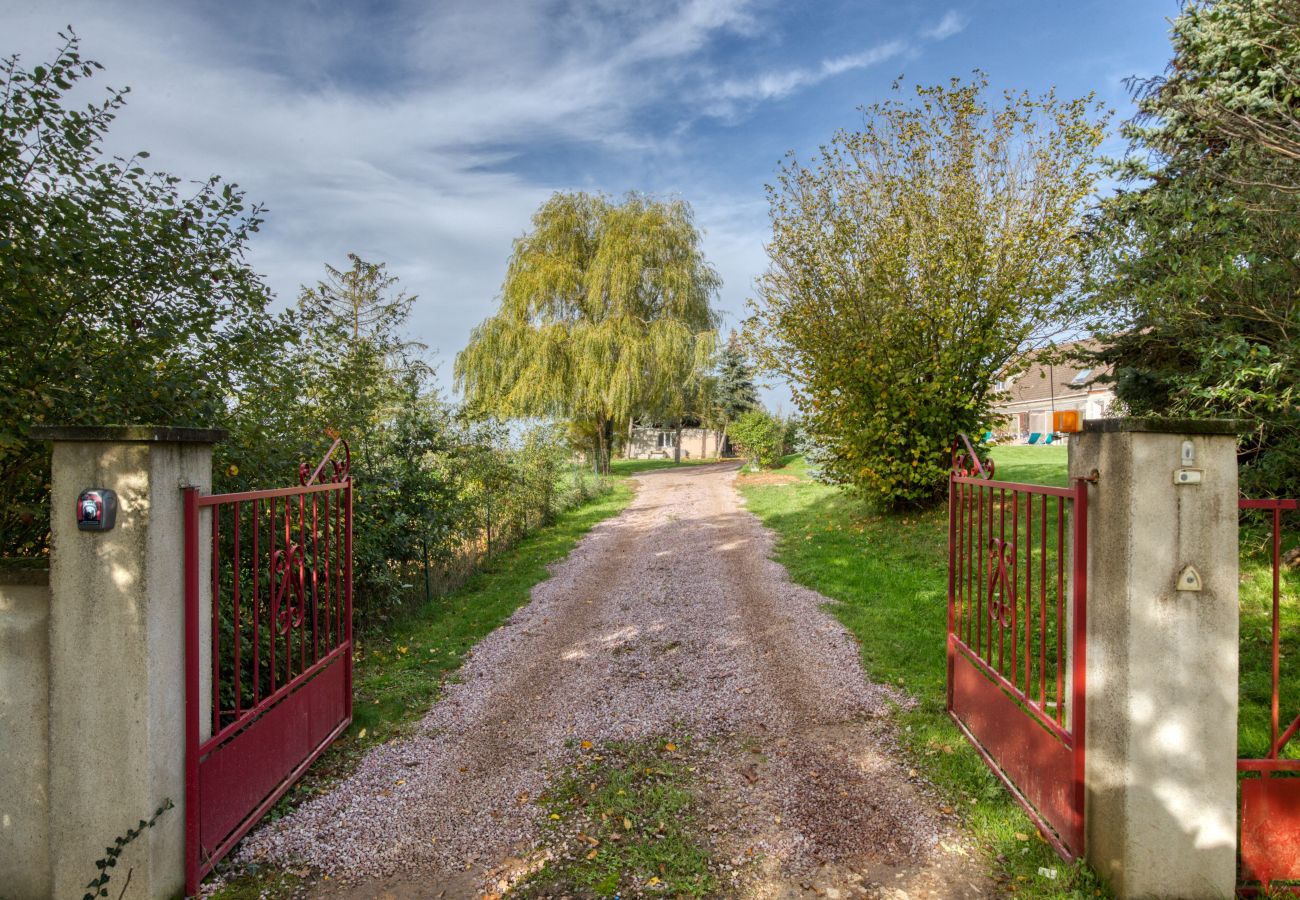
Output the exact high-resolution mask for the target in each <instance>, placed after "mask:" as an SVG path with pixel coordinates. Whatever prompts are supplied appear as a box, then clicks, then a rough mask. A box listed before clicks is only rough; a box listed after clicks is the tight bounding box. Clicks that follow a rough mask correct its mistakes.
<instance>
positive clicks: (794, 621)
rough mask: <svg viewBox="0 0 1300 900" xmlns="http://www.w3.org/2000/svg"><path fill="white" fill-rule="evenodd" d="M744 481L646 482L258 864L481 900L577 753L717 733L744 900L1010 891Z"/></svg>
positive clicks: (714, 793) (306, 809)
mask: <svg viewBox="0 0 1300 900" xmlns="http://www.w3.org/2000/svg"><path fill="white" fill-rule="evenodd" d="M734 477H735V467H734V466H726V465H722V466H704V467H698V468H690V469H677V470H661V471H657V472H651V473H647V474H644V475H642V476H640V477H639V478H638V481H639V490H638V493H637V496H636V498H635V499H634V501H633V502H632V504H631V505H630V506H629V507H628V509H627V510H625V511H624V512H623V513H622V514H621V515H619V516H617V517H615V518H613V519H610V520H608V521H606V522H604V523H602V524H601V525H599V526H597V527H596V528H595V529H594V530H593V531H592V532H591V534H590V535H588V536H587V537H586V538H585V539H584V540H583V541H582V542H581V543H580V544H579V545H578V547H577V548H576V549H575V550H574V552H573V553H572V554H571V555H570V556H569V557H568V558H567V559H566V560H565V561H564V562H563V563H561V564H559V565H558V566H556V567H555V570H554V575H553V577H552V578H551V579H550V580H548V581H546V582H544V583H542V584H540V585H538V586H537V588H535V589H534V591H533V598H532V601H531V602H530V603H529V604H528V606H526V607H524V608H523V609H521V610H519V611H518V612H517V613H516V614H515V615H514V616H513V617H512V618H511V619H510V620H509V622H507V623H506V624H505V625H504V626H503V627H501V628H500V629H498V630H497V631H496V632H494V633H493V634H492V635H490V636H489V637H488V638H487V639H486V640H484V641H483V642H482V643H481V644H480V645H479V646H478V647H477V648H476V649H475V650H474V652H473V654H472V655H471V657H470V658H469V660H468V661H467V662H466V664H465V666H464V668H463V670H462V677H463V683H461V684H457V685H454V686H452V687H450V688H449V690H448V691H447V693H446V695H445V697H444V698H443V699H442V700H441V701H440V702H439V703H438V704H437V705H436V706H435V707H434V708H433V709H432V710H431V711H430V713H429V714H428V716H427V717H426V718H425V719H424V720H423V721H422V723H421V724H420V727H419V732H418V734H417V735H416V736H415V737H413V738H411V739H408V740H403V741H396V742H393V743H390V744H387V745H384V746H381V747H378V748H376V749H375V750H374V751H372V752H371V753H370V754H369V755H368V756H367V757H366V759H365V760H364V761H363V762H362V764H361V766H360V767H359V769H358V771H357V772H356V774H355V775H354V776H353V777H351V778H349V779H348V780H347V781H345V782H344V783H342V784H341V785H340V786H339V787H338V788H337V789H335V790H334V791H332V792H331V793H329V794H327V795H325V796H323V797H321V798H319V799H317V800H313V801H311V802H309V803H307V804H304V805H303V806H302V807H300V808H299V809H298V810H296V811H295V812H294V813H293V814H292V815H290V816H288V817H287V818H285V819H282V820H280V821H278V822H274V823H271V824H269V825H266V826H264V827H263V828H261V829H260V830H258V831H256V832H255V833H254V834H253V835H251V836H250V837H249V838H248V839H247V840H246V841H245V844H244V847H243V850H242V856H243V857H244V858H246V859H248V858H259V857H267V856H269V857H270V858H273V859H277V860H280V861H285V862H292V863H294V864H297V865H303V864H305V865H307V866H309V867H312V868H314V869H316V870H318V871H319V872H321V873H323V874H327V875H329V876H330V878H329V880H328V881H322V882H321V883H320V885H319V887H318V893H322V894H329V895H337V894H343V895H346V896H349V897H358V898H361V897H425V896H429V897H436V896H446V897H458V896H478V895H479V893H480V892H481V891H482V890H484V889H485V886H486V888H487V889H491V888H492V886H493V885H494V884H495V883H496V880H497V879H498V878H499V877H501V876H502V873H505V872H507V870H508V869H509V867H510V864H511V863H510V861H512V860H516V859H518V858H519V857H521V856H524V855H526V854H527V853H528V852H529V851H530V850H531V849H532V848H533V847H535V846H536V845H537V839H538V831H537V825H538V822H539V821H540V820H541V819H542V818H543V813H542V811H541V809H540V808H539V807H538V806H537V805H536V803H535V798H537V797H538V795H539V794H540V793H542V791H543V790H544V788H545V786H546V784H547V782H548V779H549V778H551V777H552V776H553V775H554V774H555V773H556V772H557V771H558V770H559V769H560V768H561V767H562V766H563V765H564V763H565V762H566V761H567V760H570V759H571V758H572V752H573V751H572V747H573V744H574V743H575V742H577V741H593V742H595V743H597V744H599V743H600V742H602V741H606V740H636V739H643V738H645V739H653V738H656V737H662V736H663V735H665V734H668V733H670V732H671V731H673V730H675V729H676V730H681V729H685V730H687V731H689V732H690V733H691V734H693V735H695V736H697V737H705V738H709V739H710V740H709V741H708V742H707V743H708V746H709V748H710V749H709V751H708V753H707V754H706V755H705V757H704V759H703V761H702V763H701V764H700V767H699V784H700V790H701V793H702V795H703V796H704V798H705V802H706V803H707V804H708V807H709V809H710V811H711V813H712V815H711V816H710V818H711V820H712V821H713V822H714V823H715V825H714V826H713V827H714V829H715V830H714V831H713V832H711V833H710V834H709V835H708V838H709V840H710V842H711V844H712V846H713V848H714V851H715V855H719V856H721V857H722V858H724V859H734V869H733V870H732V872H731V875H732V877H733V878H734V879H735V880H734V881H733V882H732V885H733V886H732V887H731V888H729V891H730V892H732V893H741V894H744V895H746V896H761V897H794V896H804V895H807V896H812V895H816V894H820V895H824V896H831V897H834V896H844V897H849V896H879V897H893V898H901V897H903V896H913V897H924V896H940V897H976V896H985V895H992V893H993V891H992V884H991V882H988V881H986V880H985V879H984V877H983V873H982V871H981V868H980V866H979V865H978V864H977V862H976V861H975V856H974V854H973V853H968V852H966V851H965V850H964V849H963V837H962V835H961V834H960V833H959V832H957V831H956V830H955V829H954V826H953V825H952V824H951V823H949V822H947V821H945V818H944V817H943V816H942V814H941V813H940V812H939V811H938V810H939V808H940V805H941V804H940V803H939V802H938V801H937V800H936V799H935V798H933V797H932V796H929V795H928V794H927V793H926V792H925V790H924V789H923V788H922V787H920V786H918V785H917V784H915V779H912V778H909V772H908V769H907V767H906V765H905V764H903V763H902V762H901V761H900V760H899V758H898V755H897V753H896V751H894V750H893V742H892V737H891V732H890V727H891V726H890V725H889V723H888V720H887V718H886V715H885V701H886V699H887V698H888V697H889V689H888V688H884V687H880V686H876V685H873V684H871V683H870V682H868V681H867V680H866V678H865V676H864V675H863V672H862V669H861V666H860V663H859V657H858V650H857V647H856V645H855V643H854V641H853V639H852V637H851V636H850V635H849V634H848V633H847V632H846V631H845V629H844V628H843V627H842V626H841V625H840V624H839V623H838V622H837V621H835V619H834V618H832V617H831V616H830V615H829V614H827V613H825V612H824V611H822V610H821V608H820V607H821V605H822V604H824V603H825V602H826V600H825V598H824V597H821V596H820V595H819V594H816V593H814V592H812V591H809V590H806V589H804V588H801V587H798V586H796V585H792V584H791V583H790V582H789V580H788V578H787V576H786V573H785V571H784V570H783V569H782V568H781V567H780V566H779V565H777V564H776V563H774V562H772V561H771V560H770V559H769V555H770V552H771V540H772V537H771V534H770V533H769V532H767V531H766V530H765V529H764V528H763V527H762V526H761V525H760V524H759V522H758V520H757V519H756V518H755V517H754V516H752V515H751V514H750V513H748V512H746V511H745V510H744V508H743V505H742V502H741V500H740V498H739V496H738V494H737V493H736V491H735V489H734V487H733V486H732V482H733V480H734ZM894 699H896V700H897V699H901V698H898V697H895V698H894ZM746 851H750V852H746ZM753 851H757V852H753ZM749 860H759V861H757V862H752V861H749ZM444 892H445V893H444Z"/></svg>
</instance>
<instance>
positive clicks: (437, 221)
mask: <svg viewBox="0 0 1300 900" xmlns="http://www.w3.org/2000/svg"><path fill="white" fill-rule="evenodd" d="M764 5H770V3H769V0H678V2H676V3H674V4H673V5H671V6H668V7H665V5H663V4H658V3H645V2H642V0H589V2H587V3H586V4H584V6H583V9H582V11H581V12H575V11H574V10H573V9H572V4H569V3H567V2H566V3H563V4H561V2H560V0H546V2H524V0H513V2H511V0H458V2H446V3H439V4H426V3H422V2H419V0H407V4H406V5H405V6H401V5H400V4H399V5H398V7H396V8H395V10H394V11H392V12H390V13H388V14H386V15H381V14H377V13H374V12H373V8H369V9H368V10H367V11H365V12H363V11H361V10H360V9H359V8H358V7H356V6H354V5H352V4H348V3H331V4H328V6H327V5H325V4H322V3H318V2H314V0H300V2H289V0H286V2H285V3H277V4H257V3H247V4H231V5H229V6H227V5H224V4H222V5H210V4H178V3H174V2H167V0H116V2H109V0H60V2H59V3H58V4H57V6H58V8H57V9H52V8H51V7H53V6H55V4H31V3H26V2H22V0H0V21H4V23H5V27H4V33H3V36H0V54H8V53H9V52H12V51H14V50H18V51H21V52H23V54H24V56H25V59H26V61H27V62H28V63H29V64H35V63H36V62H38V61H41V60H42V59H43V58H44V57H46V56H47V55H48V54H49V53H51V52H52V51H53V49H54V47H55V44H56V40H57V39H56V36H55V33H56V32H57V31H58V30H60V29H62V28H64V27H65V26H66V25H67V24H68V23H69V22H71V23H73V24H74V25H75V27H76V29H77V32H78V34H80V35H81V37H82V39H83V47H82V50H83V53H84V55H85V56H86V57H88V58H92V59H98V60H100V61H101V62H103V63H104V64H105V65H106V66H107V71H106V72H105V73H103V74H102V75H101V76H99V77H98V78H97V79H96V80H95V82H94V88H93V90H94V91H95V92H96V93H98V92H100V91H102V89H103V87H102V86H103V85H105V84H113V85H128V84H129V85H131V86H132V87H133V90H132V93H131V94H130V96H129V98H128V104H127V106H126V108H125V110H124V111H123V112H122V114H121V116H120V117H119V119H118V121H117V122H115V123H114V126H113V128H112V130H111V132H110V144H111V146H110V149H112V150H113V151H114V152H133V151H135V150H139V149H147V150H149V151H150V152H151V154H152V158H151V162H152V163H154V164H156V165H157V166H158V167H159V168H162V169H165V170H168V171H171V172H174V173H176V174H178V175H181V176H183V177H189V178H196V179H202V178H205V177H207V176H208V175H210V174H220V175H221V176H222V177H224V178H225V179H227V180H228V181H234V182H238V183H239V184H240V186H241V187H243V188H244V189H245V190H246V191H247V192H248V196H249V198H250V199H251V200H253V201H255V202H262V203H265V204H266V206H267V208H268V215H267V221H266V224H265V226H264V228H263V231H262V233H261V234H259V235H258V236H256V237H255V238H254V241H253V245H252V251H251V255H252V262H253V264H254V266H255V267H256V268H257V269H258V270H259V271H261V272H263V273H265V274H266V275H267V278H268V281H269V283H270V285H271V287H272V289H273V290H274V291H275V292H276V293H277V295H278V297H279V302H280V303H282V304H287V303H291V302H292V301H293V299H294V297H295V296H296V294H297V289H298V286H299V285H300V284H303V283H311V282H314V281H315V280H316V279H317V278H319V277H320V275H321V273H322V271H323V263H325V262H331V263H333V264H335V265H339V264H342V263H343V262H344V260H345V256H346V254H347V253H348V252H357V253H359V254H360V255H362V256H363V257H365V258H368V259H371V260H375V261H384V262H387V263H389V265H390V268H391V269H392V270H393V272H394V273H395V274H397V275H398V276H399V277H400V278H401V279H402V283H403V286H404V287H405V288H406V289H407V290H408V291H410V292H412V293H416V294H418V295H419V296H420V301H419V303H418V304H417V308H416V310H415V313H414V315H413V319H412V322H411V329H410V330H411V337H413V338H415V339H417V340H420V341H423V342H425V343H427V344H428V345H429V346H430V347H432V348H434V349H436V350H439V351H441V352H440V353H439V355H438V356H437V362H438V363H439V365H440V367H441V369H442V372H443V375H444V383H445V382H446V380H447V378H446V376H447V375H448V374H449V369H450V361H451V359H452V357H453V356H454V354H455V352H456V351H457V350H459V349H460V348H461V346H462V345H463V343H464V340H465V338H466V336H467V335H468V332H469V329H470V328H471V327H472V326H473V325H474V324H475V323H477V322H478V321H479V320H481V319H482V318H483V317H485V316H487V315H489V314H490V313H491V312H492V310H493V308H494V305H495V304H494V298H495V297H496V295H497V293H498V290H499V287H500V283H501V279H502V277H503V276H504V272H505V266H506V261H507V258H508V255H509V252H510V247H511V242H512V240H513V239H514V238H515V237H517V236H518V235H519V234H521V233H522V232H523V231H524V230H525V229H526V228H527V226H528V222H529V218H530V216H531V215H532V213H533V211H534V210H535V209H536V208H537V206H538V205H539V204H540V203H541V202H542V200H543V199H544V198H545V197H546V196H547V195H548V194H549V193H550V192H551V191H552V190H556V189H573V188H579V187H584V188H588V189H596V190H600V189H604V190H608V191H611V192H614V193H619V192H621V191H623V190H625V189H627V188H629V187H649V188H652V189H653V188H655V187H656V186H659V187H660V188H661V189H666V190H674V191H680V192H681V193H683V194H684V195H685V196H686V197H687V199H689V200H691V201H692V202H693V204H694V205H695V207H696V210H697V213H698V215H699V220H700V223H701V225H702V226H703V227H704V228H705V229H706V230H707V234H706V237H705V250H706V253H707V254H708V256H709V258H710V259H711V260H713V262H714V263H715V265H717V267H718V268H719V270H720V272H721V273H722V274H723V276H724V278H725V279H726V282H725V287H724V292H723V296H722V306H723V308H724V309H725V310H726V311H727V313H728V325H735V324H736V323H737V322H738V321H739V319H740V317H741V316H742V315H743V304H744V299H745V297H747V296H748V295H749V294H750V290H751V285H752V282H753V278H754V277H755V276H756V275H757V274H758V273H759V272H760V271H762V268H763V266H764V264H765V257H764V251H763V240H764V238H765V236H766V231H767V221H766V203H765V202H764V201H763V199H762V197H761V192H759V191H758V190H757V186H755V190H754V191H753V193H752V195H746V196H744V197H737V196H732V195H729V194H727V193H726V192H725V191H722V190H717V189H713V188H712V179H713V178H715V177H718V176H717V173H715V172H705V171H700V170H699V169H698V168H693V167H692V166H691V165H689V164H683V165H681V166H680V167H676V168H675V163H673V162H672V161H673V160H677V159H679V157H680V154H681V153H682V152H683V151H682V147H683V145H685V144H688V143H689V142H690V141H691V140H692V136H691V131H692V125H693V123H695V122H697V121H698V120H699V119H700V118H701V117H702V116H709V115H718V111H719V109H720V108H721V106H722V105H727V106H729V107H730V112H729V113H728V116H732V117H734V116H735V115H736V112H737V111H738V110H740V109H741V108H747V107H750V106H752V105H754V104H756V103H759V102H762V101H764V100H771V99H778V98H781V97H785V96H789V95H790V94H792V93H794V92H796V91H800V90H805V89H808V88H811V87H813V86H815V85H817V84H819V83H821V82H823V81H826V80H827V79H830V78H833V77H835V76H836V75H839V74H842V73H845V72H849V71H853V70H858V69H863V68H866V67H869V66H871V65H874V64H877V63H880V62H883V61H885V60H888V59H890V58H893V57H895V56H898V55H900V54H903V53H905V52H907V45H906V44H905V43H903V42H901V41H888V42H884V43H880V44H878V45H876V46H873V47H870V48H868V49H866V50H864V51H862V52H860V53H855V54H850V55H845V56H838V57H834V58H829V59H826V60H824V61H823V62H822V63H821V64H820V65H817V66H815V67H811V68H787V69H781V70H776V71H773V72H770V73H767V74H764V75H759V76H755V77H752V78H740V79H727V78H725V73H724V76H723V78H722V79H721V80H720V79H719V76H718V75H717V67H718V65H719V63H718V62H717V61H716V60H714V59H713V57H711V55H710V53H711V51H712V50H713V49H714V48H715V47H716V46H717V45H718V43H719V42H720V41H721V40H722V39H724V38H728V39H733V40H737V41H740V40H744V41H753V42H760V43H762V42H767V43H766V45H768V46H771V45H772V44H771V42H772V41H774V40H776V39H778V38H779V36H774V35H772V34H770V33H768V32H767V31H765V29H766V28H767V27H768V25H769V24H770V21H769V19H768V17H767V14H766V11H765V10H764V9H763V8H762V7H763V6H764ZM945 21H946V18H945ZM647 117H649V121H650V122H652V124H647ZM547 148H550V152H552V153H555V154H565V155H566V158H568V157H567V154H569V152H570V150H571V149H575V148H576V149H577V150H580V151H581V152H583V153H589V154H591V155H592V156H593V158H598V161H599V162H600V163H602V164H603V165H604V166H605V174H604V175H603V176H602V175H590V176H584V175H583V174H578V175H576V176H575V175H573V174H566V175H559V176H556V175H552V174H551V173H552V172H553V171H556V170H555V168H553V167H550V166H548V165H547V164H546V162H545V161H544V160H542V161H539V160H538V159H537V155H538V153H539V152H542V153H544V152H546V151H547ZM782 149H784V148H782ZM666 160H667V161H668V162H665V161H666ZM661 168H663V169H666V170H667V171H668V172H669V175H668V176H665V177H655V175H652V173H657V174H658V175H663V172H662V171H661ZM573 169H574V167H573V166H572V165H569V166H567V167H560V171H564V172H570V173H571V172H572V171H573ZM610 173H613V174H610ZM602 179H603V180H602ZM610 179H615V180H616V181H617V183H610ZM575 181H576V182H577V183H574V182H575Z"/></svg>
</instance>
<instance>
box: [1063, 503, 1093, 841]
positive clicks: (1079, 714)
mask: <svg viewBox="0 0 1300 900" xmlns="http://www.w3.org/2000/svg"><path fill="white" fill-rule="evenodd" d="M1074 492H1075V493H1074V534H1073V537H1074V540H1073V542H1072V546H1071V547H1070V555H1071V560H1070V562H1071V564H1072V568H1073V571H1072V575H1073V584H1074V615H1073V627H1074V635H1073V637H1074V641H1073V646H1072V648H1071V650H1072V652H1071V656H1072V657H1073V666H1072V672H1071V678H1070V687H1071V689H1072V692H1073V696H1072V697H1071V700H1070V733H1071V735H1072V738H1073V749H1074V801H1075V813H1076V816H1077V827H1078V832H1077V840H1078V845H1077V847H1076V851H1075V852H1076V853H1078V854H1080V855H1082V854H1083V853H1084V852H1086V850H1087V846H1086V841H1087V828H1086V827H1085V823H1084V820H1083V816H1084V808H1085V803H1086V794H1087V790H1086V785H1085V783H1084V771H1085V762H1086V760H1085V756H1084V754H1085V753H1086V751H1087V739H1086V737H1085V735H1084V726H1085V723H1086V721H1087V715H1086V709H1085V704H1086V702H1087V700H1086V697H1087V671H1088V668H1087V663H1088V656H1087V654H1088V481H1087V479H1084V478H1077V479H1075V482H1074ZM1058 706H1059V702H1058Z"/></svg>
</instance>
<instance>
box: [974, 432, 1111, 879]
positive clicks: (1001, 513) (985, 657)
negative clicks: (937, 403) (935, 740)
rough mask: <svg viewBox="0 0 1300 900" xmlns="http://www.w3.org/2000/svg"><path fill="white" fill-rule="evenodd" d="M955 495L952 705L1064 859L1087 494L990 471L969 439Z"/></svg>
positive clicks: (1078, 776) (1081, 487) (1076, 761)
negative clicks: (1006, 478)
mask: <svg viewBox="0 0 1300 900" xmlns="http://www.w3.org/2000/svg"><path fill="white" fill-rule="evenodd" d="M962 441H963V442H964V444H965V446H964V448H962V447H960V446H958V448H956V449H954V453H953V472H952V477H951V479H950V482H949V504H948V712H949V714H950V715H951V716H952V717H953V719H954V720H955V721H956V723H957V726H958V727H959V728H960V729H961V730H962V732H963V733H965V735H966V737H967V738H969V739H970V741H971V743H972V744H973V745H974V746H975V749H976V750H978V751H979V753H980V755H981V756H983V757H984V761H985V762H987V763H988V765H989V768H991V769H992V770H993V772H994V774H996V775H997V776H998V778H999V779H1001V780H1002V782H1003V783H1004V784H1005V785H1006V786H1007V789H1008V790H1010V791H1011V793H1012V794H1013V795H1014V796H1015V798H1016V800H1018V801H1019V802H1020V804H1021V805H1022V806H1023V807H1024V808H1025V811H1026V812H1027V813H1028V814H1029V816H1030V818H1031V819H1033V821H1034V823H1035V824H1036V825H1037V826H1038V828H1039V830H1040V831H1041V832H1042V834H1043V836H1044V838H1045V839H1046V840H1047V841H1048V842H1049V843H1051V845H1052V846H1053V847H1054V848H1055V849H1056V851H1057V852H1058V853H1059V854H1061V856H1063V857H1064V858H1065V859H1067V860H1073V859H1075V858H1076V857H1078V856H1080V855H1081V854H1082V852H1083V847H1084V788H1083V762H1084V737H1083V730H1084V664H1085V653H1084V651H1085V640H1084V635H1085V629H1084V625H1085V615H1086V601H1087V588H1086V578H1087V557H1086V553H1087V546H1088V494H1087V483H1086V480H1085V479H1076V480H1075V483H1074V486H1073V487H1069V488H1055V487H1043V486H1039V485H1031V484H1019V483H1013V482H1002V481H994V480H993V463H992V461H991V460H989V461H983V460H981V459H980V458H979V456H978V455H977V453H976V451H975V449H974V448H973V447H972V446H971V445H970V442H969V441H967V440H966V439H965V437H964V436H963V437H962Z"/></svg>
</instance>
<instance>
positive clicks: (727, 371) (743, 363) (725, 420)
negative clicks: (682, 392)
mask: <svg viewBox="0 0 1300 900" xmlns="http://www.w3.org/2000/svg"><path fill="white" fill-rule="evenodd" d="M757 408H758V390H757V389H756V388H755V387H754V367H753V366H751V365H750V364H749V361H748V360H747V359H746V358H745V353H744V351H743V350H742V349H741V348H740V341H739V340H738V339H737V338H736V335H735V334H732V336H731V339H730V340H728V341H727V344H726V346H725V347H723V348H722V352H721V353H720V354H719V356H718V369H717V375H716V376H715V377H714V379H713V411H714V415H715V416H716V419H717V421H718V423H719V424H720V425H721V426H722V440H721V441H720V442H719V443H718V448H719V453H721V451H722V448H723V447H724V446H725V445H726V443H727V430H728V429H729V428H730V427H731V423H732V422H735V421H736V420H737V419H739V418H740V417H741V416H743V415H744V414H745V413H747V412H749V411H750V410H751V409H757Z"/></svg>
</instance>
